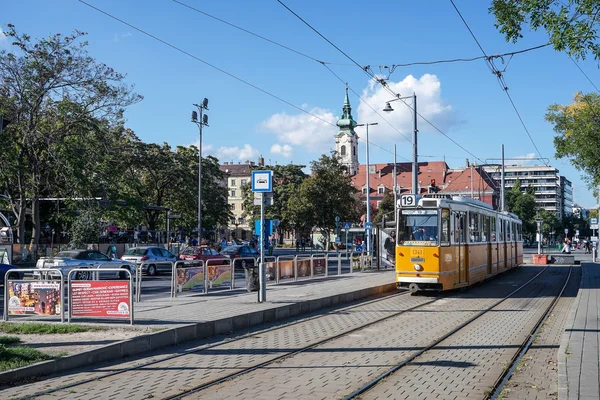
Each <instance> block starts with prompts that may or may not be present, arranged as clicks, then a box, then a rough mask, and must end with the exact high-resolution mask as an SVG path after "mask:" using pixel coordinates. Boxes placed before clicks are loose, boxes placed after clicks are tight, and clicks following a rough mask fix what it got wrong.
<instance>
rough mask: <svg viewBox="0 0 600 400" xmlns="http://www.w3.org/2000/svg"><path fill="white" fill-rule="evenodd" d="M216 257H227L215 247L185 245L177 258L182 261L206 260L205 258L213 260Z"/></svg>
mask: <svg viewBox="0 0 600 400" xmlns="http://www.w3.org/2000/svg"><path fill="white" fill-rule="evenodd" d="M218 258H221V259H222V258H228V257H226V256H225V255H223V254H221V253H219V252H218V251H217V250H216V249H214V248H212V247H208V246H190V247H186V248H185V250H183V252H182V253H181V254H180V255H179V259H180V260H183V261H199V260H202V261H204V262H206V261H207V260H213V259H218Z"/></svg>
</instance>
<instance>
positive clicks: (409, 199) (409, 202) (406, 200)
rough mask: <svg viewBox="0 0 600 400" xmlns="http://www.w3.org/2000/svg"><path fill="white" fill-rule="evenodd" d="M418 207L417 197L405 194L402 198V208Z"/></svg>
mask: <svg viewBox="0 0 600 400" xmlns="http://www.w3.org/2000/svg"><path fill="white" fill-rule="evenodd" d="M416 205H417V196H416V195H414V194H403V195H402V196H400V206H401V207H414V206H416Z"/></svg>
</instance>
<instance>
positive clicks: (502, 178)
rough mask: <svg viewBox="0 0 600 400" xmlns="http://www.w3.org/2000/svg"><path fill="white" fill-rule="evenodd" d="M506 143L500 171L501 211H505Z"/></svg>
mask: <svg viewBox="0 0 600 400" xmlns="http://www.w3.org/2000/svg"><path fill="white" fill-rule="evenodd" d="M504 207H505V204H504V145H502V172H501V173H500V211H504Z"/></svg>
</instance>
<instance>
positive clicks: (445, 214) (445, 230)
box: [440, 208, 450, 246]
mask: <svg viewBox="0 0 600 400" xmlns="http://www.w3.org/2000/svg"><path fill="white" fill-rule="evenodd" d="M440 244H441V245H442V246H448V245H449V244H450V210H448V209H447V208H442V229H441V236H440Z"/></svg>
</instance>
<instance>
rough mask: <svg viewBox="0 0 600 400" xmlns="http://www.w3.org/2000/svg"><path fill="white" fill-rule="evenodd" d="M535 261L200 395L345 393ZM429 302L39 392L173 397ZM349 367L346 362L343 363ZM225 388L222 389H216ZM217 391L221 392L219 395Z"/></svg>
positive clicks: (279, 332) (22, 389) (355, 312)
mask: <svg viewBox="0 0 600 400" xmlns="http://www.w3.org/2000/svg"><path fill="white" fill-rule="evenodd" d="M539 271H540V267H523V268H519V269H516V270H514V271H510V272H508V273H506V274H504V275H502V276H500V277H498V278H496V279H494V280H492V281H490V282H486V283H484V284H481V285H478V286H476V287H473V288H471V289H469V290H467V291H465V292H462V293H453V294H452V295H451V296H449V297H445V298H443V299H440V300H439V301H437V302H435V303H433V304H431V305H428V306H425V307H423V308H421V309H419V311H414V312H408V313H405V314H402V315H401V316H398V317H394V318H391V319H389V320H387V321H385V322H382V323H378V324H376V325H373V326H371V327H368V328H366V329H363V330H361V331H358V332H355V333H354V334H350V335H346V336H344V337H341V338H339V339H337V340H334V341H332V342H329V343H326V344H324V345H323V346H317V347H315V348H313V349H312V350H310V351H308V352H306V353H301V354H298V355H296V356H294V357H292V358H290V359H289V360H291V362H292V364H291V365H290V366H289V367H286V366H287V363H288V362H289V360H288V359H284V360H282V361H281V362H279V363H276V364H273V365H271V366H270V367H267V368H265V369H261V370H260V371H258V372H255V373H250V374H247V375H244V376H242V377H240V378H238V379H235V380H232V381H230V384H228V385H224V386H222V387H221V386H218V387H215V388H211V389H209V390H206V391H203V392H201V393H199V394H198V395H197V396H194V397H203V398H227V397H236V398H271V397H272V398H305V397H307V396H311V397H317V398H332V397H334V398H335V397H340V396H341V395H343V394H344V393H349V392H350V391H351V390H350V389H355V388H357V387H358V386H360V385H361V383H364V382H366V381H368V380H369V378H372V377H374V376H376V375H378V374H379V373H380V372H382V371H384V370H387V369H388V368H389V367H390V366H391V365H393V363H395V362H397V361H398V360H401V359H403V358H406V356H407V355H408V354H411V353H413V352H414V351H416V350H417V349H418V348H420V347H422V346H425V345H427V344H428V343H430V342H431V341H432V339H433V338H434V337H436V336H437V337H439V336H441V335H442V334H443V333H445V332H446V331H447V330H449V329H451V328H452V327H454V326H456V325H458V324H459V323H460V321H464V320H466V319H468V318H470V317H471V316H472V315H474V314H475V313H477V312H479V311H480V310H481V309H483V308H485V307H487V306H489V305H490V304H492V303H493V302H495V301H496V300H497V299H498V297H503V296H504V295H506V294H508V293H509V292H510V291H512V290H514V289H515V287H516V286H518V285H519V284H520V283H522V282H525V281H526V280H528V279H530V278H531V277H532V276H533V275H534V274H535V273H537V272H539ZM431 300H432V297H428V296H406V295H403V296H393V297H389V298H385V299H382V300H381V301H372V302H369V303H367V304H364V305H361V306H358V307H349V308H344V309H340V310H337V311H333V312H330V313H329V314H326V315H324V316H322V317H319V318H314V319H309V320H306V321H303V322H299V323H296V324H290V325H288V326H284V327H281V328H278V329H273V330H270V331H264V332H257V333H254V334H251V335H249V336H247V337H245V338H243V339H241V340H238V341H234V342H230V343H224V344H221V345H219V346H218V347H212V348H210V349H207V350H203V351H201V352H196V353H190V354H184V355H181V356H179V357H176V358H172V359H170V360H167V361H162V362H159V363H156V364H152V365H148V366H146V367H141V368H138V369H135V370H132V371H128V372H124V373H121V374H118V375H115V376H112V377H109V378H107V379H102V380H97V381H92V382H89V383H85V384H83V385H80V386H76V387H74V388H72V389H66V390H63V391H59V392H55V393H52V394H49V395H46V396H40V397H38V398H53V399H56V398H74V397H76V398H78V399H92V398H93V399H104V398H106V399H122V398H127V399H150V398H164V397H168V396H172V395H177V394H179V393H181V392H182V391H184V390H186V389H190V388H193V387H195V386H198V385H201V384H205V383H208V382H211V381H214V380H215V379H219V378H221V377H224V376H227V375H229V374H231V373H233V372H236V371H241V370H243V369H245V368H248V367H250V366H254V365H258V364H260V363H262V362H264V361H267V360H272V359H274V358H275V357H277V356H279V355H282V354H285V353H287V352H290V351H293V350H296V349H300V348H303V347H305V346H307V345H310V344H314V343H315V342H317V341H320V340H323V339H325V338H328V337H332V336H334V335H337V334H340V333H343V332H345V331H348V330H349V329H351V328H354V327H356V326H360V325H364V324H365V323H368V322H372V321H374V320H376V319H379V318H381V317H384V316H387V315H390V314H392V313H395V312H397V311H399V310H405V309H408V308H411V307H414V306H416V305H419V304H424V303H426V302H429V301H431ZM205 344H206V342H198V343H195V344H192V345H187V346H180V347H175V348H168V349H165V350H166V351H164V352H163V353H162V354H159V353H156V354H153V355H150V356H148V357H145V358H138V359H132V360H128V361H125V362H120V363H113V364H106V365H103V366H98V367H96V368H89V369H87V370H82V371H80V372H78V373H74V374H63V375H60V376H55V377H51V378H49V379H45V380H42V381H40V382H36V383H32V384H28V385H22V386H18V387H13V388H6V389H5V390H3V391H2V392H0V397H2V398H18V397H21V396H26V395H32V394H35V393H37V392H39V391H42V390H47V389H50V388H54V387H58V386H61V385H64V384H65V383H71V382H78V381H81V380H84V379H90V378H98V377H100V376H101V375H103V374H105V373H106V372H108V371H120V370H123V369H125V368H130V367H133V366H136V365H140V364H143V363H146V362H149V361H151V360H153V359H158V358H162V357H164V356H166V355H169V354H171V355H177V354H181V353H182V352H185V351H187V350H189V349H191V348H193V346H202V345H205ZM348 366H350V368H348ZM220 390H225V391H226V392H222V393H221V392H219V391H220ZM217 392H219V393H217Z"/></svg>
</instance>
